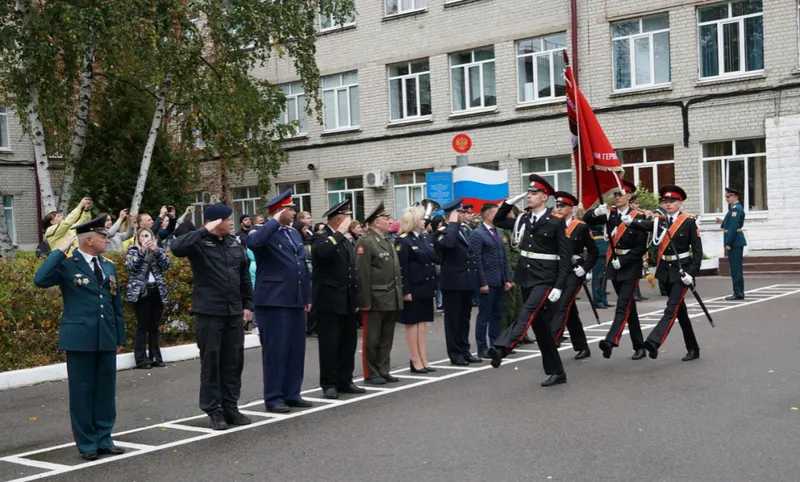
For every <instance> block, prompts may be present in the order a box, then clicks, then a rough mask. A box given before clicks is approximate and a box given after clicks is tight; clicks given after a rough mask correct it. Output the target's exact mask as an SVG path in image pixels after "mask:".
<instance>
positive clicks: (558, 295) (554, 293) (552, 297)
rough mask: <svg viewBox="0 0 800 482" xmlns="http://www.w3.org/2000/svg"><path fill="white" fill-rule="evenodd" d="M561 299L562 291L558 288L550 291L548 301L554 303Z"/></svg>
mask: <svg viewBox="0 0 800 482" xmlns="http://www.w3.org/2000/svg"><path fill="white" fill-rule="evenodd" d="M559 298H561V290H560V289H557V288H553V290H552V291H550V294H549V295H547V299H548V300H550V301H552V302H553V303H555V302H556V301H558V299H559Z"/></svg>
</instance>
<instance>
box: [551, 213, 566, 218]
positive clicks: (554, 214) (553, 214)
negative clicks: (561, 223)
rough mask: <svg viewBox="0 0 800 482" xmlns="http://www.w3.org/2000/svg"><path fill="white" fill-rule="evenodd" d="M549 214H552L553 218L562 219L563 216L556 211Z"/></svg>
mask: <svg viewBox="0 0 800 482" xmlns="http://www.w3.org/2000/svg"><path fill="white" fill-rule="evenodd" d="M550 216H553V217H554V218H558V219H563V218H564V216H562V215H560V214H558V213H550Z"/></svg>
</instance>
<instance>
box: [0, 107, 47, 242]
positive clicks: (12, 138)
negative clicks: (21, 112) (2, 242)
mask: <svg viewBox="0 0 800 482" xmlns="http://www.w3.org/2000/svg"><path fill="white" fill-rule="evenodd" d="M0 195H2V196H3V207H4V210H5V215H6V216H5V217H6V223H7V225H8V232H9V234H10V235H11V241H12V242H13V243H15V244H16V245H17V246H19V247H20V248H21V249H34V248H35V247H36V245H37V244H38V243H39V232H40V230H41V220H40V219H39V214H38V209H37V200H38V199H39V192H38V190H37V189H36V174H35V172H34V164H33V145H32V144H31V141H30V138H29V137H27V136H26V135H24V134H23V132H22V128H21V127H20V123H19V119H18V118H17V116H16V115H15V114H14V112H13V111H12V110H11V109H9V108H7V107H5V106H0Z"/></svg>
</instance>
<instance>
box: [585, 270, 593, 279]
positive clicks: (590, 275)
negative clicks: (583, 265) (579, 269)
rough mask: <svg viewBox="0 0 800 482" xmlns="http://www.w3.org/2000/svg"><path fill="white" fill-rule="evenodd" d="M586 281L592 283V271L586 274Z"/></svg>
mask: <svg viewBox="0 0 800 482" xmlns="http://www.w3.org/2000/svg"><path fill="white" fill-rule="evenodd" d="M586 281H592V272H591V271H589V272H588V273H586Z"/></svg>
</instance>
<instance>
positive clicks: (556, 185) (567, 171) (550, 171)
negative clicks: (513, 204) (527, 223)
mask: <svg viewBox="0 0 800 482" xmlns="http://www.w3.org/2000/svg"><path fill="white" fill-rule="evenodd" d="M555 159H558V160H564V159H566V160H568V161H569V167H568V168H567V169H555V170H553V169H551V168H550V161H551V160H555ZM530 160H544V161H545V170H544V171H529V172H525V169H523V164H524V162H525V161H530ZM519 170H520V172H521V173H522V174H521V178H522V187H523V189H525V191H526V192H527V189H528V186H529V185H530V181H529V180H528V177H529V176H530V175H531V174H538V175H540V176H542V177H544V178H546V179H547V178H549V177H552V182H551V181H550V180H549V179H548V182H550V185H552V186H553V189H555V190H556V191H567V192H572V184H573V183H574V182H575V177H574V176H573V175H572V171H573V163H572V156H571V155H569V154H564V155H561V156H545V157H525V158H522V159H519ZM559 174H569V186H561V185H560V184H559V182H558V175H559ZM522 205H523V206H525V207H527V205H528V200H527V198H523V199H522ZM547 206H548V207H553V206H555V200H554V199H553V196H550V198H549V199H548V200H547Z"/></svg>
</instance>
